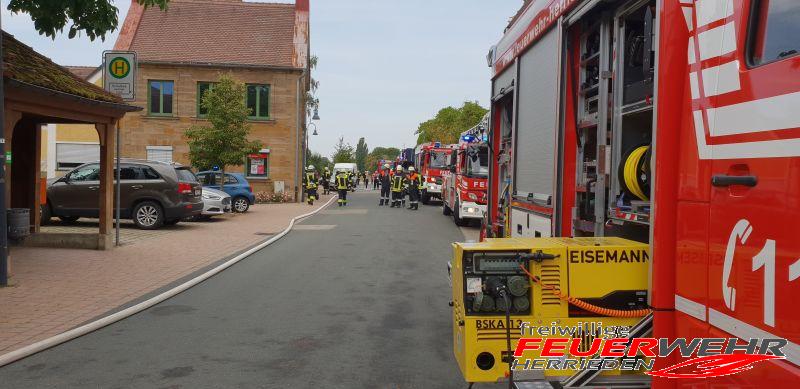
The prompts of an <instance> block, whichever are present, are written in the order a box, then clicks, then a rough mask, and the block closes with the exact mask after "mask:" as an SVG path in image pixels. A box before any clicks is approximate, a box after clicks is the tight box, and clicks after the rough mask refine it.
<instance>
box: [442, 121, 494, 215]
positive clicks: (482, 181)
mask: <svg viewBox="0 0 800 389" xmlns="http://www.w3.org/2000/svg"><path fill="white" fill-rule="evenodd" d="M488 126H489V115H488V114H487V115H486V116H485V117H484V118H483V120H481V122H480V123H479V124H478V125H476V126H475V127H473V128H471V129H469V130H467V131H465V132H464V133H462V134H461V136H460V138H459V142H458V145H454V146H455V149H454V151H455V152H454V153H453V154H452V156H451V158H450V162H449V163H448V165H449V169H447V170H445V171H444V182H443V184H444V185H443V186H442V213H443V214H444V215H445V216H448V215H453V221H454V222H455V223H456V225H458V226H462V225H466V224H467V223H469V221H470V220H481V219H483V217H484V214H485V213H486V199H487V197H486V184H487V181H488V176H489V148H488V147H487V145H486V142H485V141H484V137H485V136H486V131H487V129H488Z"/></svg>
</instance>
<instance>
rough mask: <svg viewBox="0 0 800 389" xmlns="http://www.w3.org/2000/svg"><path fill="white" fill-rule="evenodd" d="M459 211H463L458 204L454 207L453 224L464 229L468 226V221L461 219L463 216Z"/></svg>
mask: <svg viewBox="0 0 800 389" xmlns="http://www.w3.org/2000/svg"><path fill="white" fill-rule="evenodd" d="M459 209H461V207H460V205H459V204H458V203H456V206H455V207H453V222H454V223H456V225H457V226H459V227H463V226H465V225H467V220H464V219H462V218H461V214H460V213H459V211H458V210H459Z"/></svg>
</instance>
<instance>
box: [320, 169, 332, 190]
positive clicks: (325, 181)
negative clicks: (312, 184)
mask: <svg viewBox="0 0 800 389" xmlns="http://www.w3.org/2000/svg"><path fill="white" fill-rule="evenodd" d="M320 184H321V185H322V193H324V194H328V193H330V192H331V186H330V185H331V171H330V169H328V167H327V166H325V171H323V172H322V179H321V180H320Z"/></svg>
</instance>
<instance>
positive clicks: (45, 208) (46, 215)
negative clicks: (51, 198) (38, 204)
mask: <svg viewBox="0 0 800 389" xmlns="http://www.w3.org/2000/svg"><path fill="white" fill-rule="evenodd" d="M52 218H53V212H52V211H50V206H49V205H47V204H45V205H42V213H41V216H40V219H41V220H40V221H39V223H40V224H41V225H43V226H46V225H48V224H50V219H52Z"/></svg>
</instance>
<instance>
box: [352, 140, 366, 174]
mask: <svg viewBox="0 0 800 389" xmlns="http://www.w3.org/2000/svg"><path fill="white" fill-rule="evenodd" d="M368 155H369V147H367V141H366V140H364V138H363V137H362V138H360V139H359V140H358V144H356V152H355V159H356V164H357V165H358V171H360V172H363V171H364V169H365V168H366V163H367V156H368Z"/></svg>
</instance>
